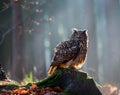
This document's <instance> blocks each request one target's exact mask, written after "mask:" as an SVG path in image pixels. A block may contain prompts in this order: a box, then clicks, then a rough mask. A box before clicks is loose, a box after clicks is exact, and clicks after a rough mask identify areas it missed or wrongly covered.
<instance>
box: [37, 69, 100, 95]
mask: <svg viewBox="0 0 120 95" xmlns="http://www.w3.org/2000/svg"><path fill="white" fill-rule="evenodd" d="M36 84H37V86H40V87H41V86H42V87H52V88H54V87H60V88H61V89H62V90H63V92H62V94H61V95H102V94H101V92H100V91H99V89H98V86H97V84H96V83H95V81H94V80H93V79H92V78H91V77H90V76H89V75H88V74H87V73H85V72H83V71H78V70H74V69H57V70H56V71H55V72H54V73H53V75H51V76H48V77H47V78H45V79H44V80H42V81H40V82H38V83H36Z"/></svg>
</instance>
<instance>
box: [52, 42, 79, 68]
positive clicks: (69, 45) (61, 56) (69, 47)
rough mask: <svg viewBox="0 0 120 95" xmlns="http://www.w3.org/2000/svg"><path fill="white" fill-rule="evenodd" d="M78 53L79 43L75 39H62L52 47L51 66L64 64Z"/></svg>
mask: <svg viewBox="0 0 120 95" xmlns="http://www.w3.org/2000/svg"><path fill="white" fill-rule="evenodd" d="M78 53H79V43H78V42H77V41H73V40H70V41H64V42H61V43H59V44H58V45H57V46H56V48H55V49H54V56H53V58H52V63H51V66H58V65H60V64H64V63H66V62H68V61H70V60H71V59H75V58H76V57H77V55H78Z"/></svg>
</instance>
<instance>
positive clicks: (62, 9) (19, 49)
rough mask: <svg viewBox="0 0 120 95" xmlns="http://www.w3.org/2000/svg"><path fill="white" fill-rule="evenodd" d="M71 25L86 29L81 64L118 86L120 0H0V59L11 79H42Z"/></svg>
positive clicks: (100, 80) (119, 74)
mask: <svg viewBox="0 0 120 95" xmlns="http://www.w3.org/2000/svg"><path fill="white" fill-rule="evenodd" d="M74 27H76V28H78V29H87V30H88V35H89V48H88V56H87V61H86V64H85V65H84V66H83V68H82V69H83V70H84V71H86V72H88V73H89V74H90V76H92V77H93V78H94V79H95V80H96V81H97V82H98V83H100V84H105V83H110V84H113V85H116V86H118V87H120V50H119V47H120V0H0V64H2V66H3V68H4V70H5V71H6V73H7V75H8V76H9V77H10V78H11V79H14V80H16V81H23V80H24V78H25V77H30V76H31V78H32V79H33V81H34V80H36V79H38V80H40V79H43V78H44V77H46V76H47V70H48V68H49V65H50V62H51V58H52V56H53V49H54V47H55V46H56V44H58V43H59V42H61V41H64V40H67V39H69V37H70V35H71V30H72V28H74Z"/></svg>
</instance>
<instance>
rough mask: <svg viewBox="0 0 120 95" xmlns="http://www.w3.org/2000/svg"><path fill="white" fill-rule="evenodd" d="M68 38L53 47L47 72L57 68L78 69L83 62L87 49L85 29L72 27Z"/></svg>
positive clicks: (52, 71) (50, 72) (49, 72)
mask: <svg viewBox="0 0 120 95" xmlns="http://www.w3.org/2000/svg"><path fill="white" fill-rule="evenodd" d="M72 31H73V32H72V35H71V37H70V39H69V40H67V41H63V42H60V43H59V44H58V45H57V46H56V47H55V48H54V55H53V58H52V61H51V65H50V68H49V70H48V74H49V75H51V74H53V73H54V71H55V70H56V69H57V68H73V69H79V68H81V67H82V66H83V64H84V63H85V59H86V55H87V49H88V34H87V30H77V29H76V28H73V29H72Z"/></svg>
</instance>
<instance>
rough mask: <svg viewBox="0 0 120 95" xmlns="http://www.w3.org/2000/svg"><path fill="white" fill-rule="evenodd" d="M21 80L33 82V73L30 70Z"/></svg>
mask: <svg viewBox="0 0 120 95" xmlns="http://www.w3.org/2000/svg"><path fill="white" fill-rule="evenodd" d="M23 81H24V82H26V83H31V82H33V74H32V72H30V73H29V74H28V75H26V76H25V78H24V80H23Z"/></svg>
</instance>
